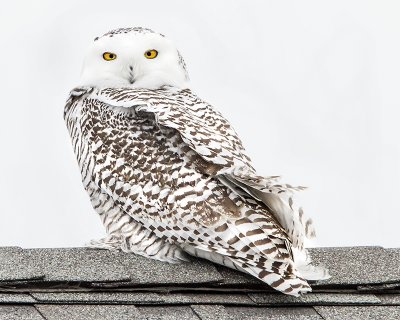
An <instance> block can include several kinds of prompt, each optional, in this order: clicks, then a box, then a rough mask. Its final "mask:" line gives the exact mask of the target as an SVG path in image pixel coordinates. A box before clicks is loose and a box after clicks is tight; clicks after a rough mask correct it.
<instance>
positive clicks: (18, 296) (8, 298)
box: [0, 293, 36, 303]
mask: <svg viewBox="0 0 400 320" xmlns="http://www.w3.org/2000/svg"><path fill="white" fill-rule="evenodd" d="M33 302H36V300H35V299H33V298H32V296H30V295H29V294H25V293H0V303H33Z"/></svg>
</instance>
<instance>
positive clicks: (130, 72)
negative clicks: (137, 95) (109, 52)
mask: <svg viewBox="0 0 400 320" xmlns="http://www.w3.org/2000/svg"><path fill="white" fill-rule="evenodd" d="M134 82H135V76H134V74H133V67H132V66H129V83H130V84H133V83H134Z"/></svg>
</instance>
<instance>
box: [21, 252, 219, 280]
mask: <svg viewBox="0 0 400 320" xmlns="http://www.w3.org/2000/svg"><path fill="white" fill-rule="evenodd" d="M26 251H27V253H28V255H29V259H30V261H32V263H36V264H37V265H38V266H39V267H40V268H41V269H42V270H43V272H44V273H45V275H46V278H45V280H47V281H64V282H65V281H85V282H109V281H127V282H128V281H130V283H129V284H130V285H134V284H154V283H156V284H160V283H161V284H176V283H206V282H217V281H221V280H222V278H221V275H220V274H219V273H218V272H217V270H216V269H215V267H214V265H212V264H210V263H207V262H205V261H203V260H194V261H193V262H192V263H181V264H168V263H164V262H161V261H155V260H152V259H148V258H144V257H141V256H138V255H135V254H129V253H123V252H112V251H108V250H95V249H89V248H67V249H29V250H26Z"/></svg>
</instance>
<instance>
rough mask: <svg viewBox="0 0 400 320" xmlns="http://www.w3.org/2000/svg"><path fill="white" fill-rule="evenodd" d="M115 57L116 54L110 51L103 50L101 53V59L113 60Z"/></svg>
mask: <svg viewBox="0 0 400 320" xmlns="http://www.w3.org/2000/svg"><path fill="white" fill-rule="evenodd" d="M116 58H117V55H116V54H115V53H112V52H104V53H103V59H104V60H107V61H110V60H115V59H116Z"/></svg>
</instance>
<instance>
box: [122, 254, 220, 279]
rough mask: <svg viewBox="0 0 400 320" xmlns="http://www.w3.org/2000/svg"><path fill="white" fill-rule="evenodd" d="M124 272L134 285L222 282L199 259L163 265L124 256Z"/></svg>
mask: <svg viewBox="0 0 400 320" xmlns="http://www.w3.org/2000/svg"><path fill="white" fill-rule="evenodd" d="M123 264H124V267H125V268H126V270H129V271H130V272H131V278H132V279H133V280H132V281H133V282H134V283H136V284H182V283H184V284H195V283H215V282H220V281H222V276H221V275H220V273H219V272H218V271H217V269H216V268H215V266H214V265H213V264H212V263H209V262H207V261H205V260H201V259H193V260H192V262H183V263H178V264H171V263H165V262H161V261H156V260H153V259H148V258H144V257H141V256H137V255H125V259H124V260H123Z"/></svg>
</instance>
